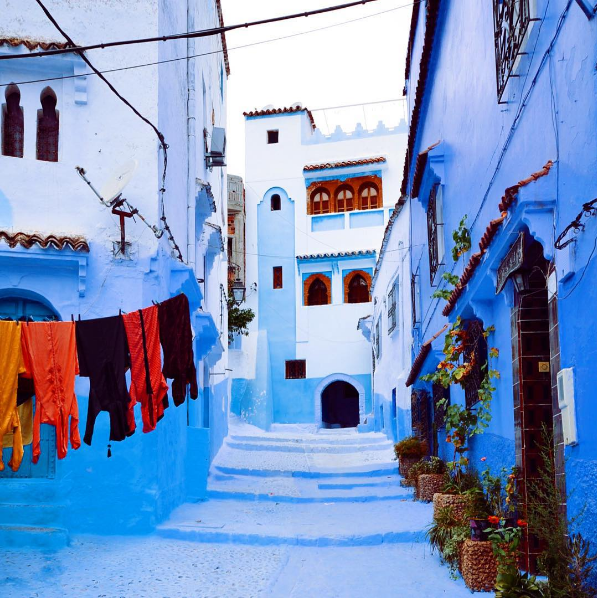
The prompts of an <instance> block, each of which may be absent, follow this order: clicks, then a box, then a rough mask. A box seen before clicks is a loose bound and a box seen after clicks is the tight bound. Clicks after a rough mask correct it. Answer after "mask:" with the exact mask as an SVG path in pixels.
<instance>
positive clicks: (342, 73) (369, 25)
mask: <svg viewBox="0 0 597 598" xmlns="http://www.w3.org/2000/svg"><path fill="white" fill-rule="evenodd" d="M343 1H345V0H300V1H297V0H294V1H293V0H222V10H223V12H224V21H225V23H226V25H232V24H237V23H245V22H247V21H254V20H258V19H263V18H267V17H272V16H281V15H287V14H291V13H296V12H301V11H306V10H314V9H317V8H324V7H327V6H333V5H335V4H342V3H343ZM411 2H412V0H378V1H377V2H372V3H371V4H367V5H365V6H357V7H354V8H348V9H345V10H341V11H337V12H333V13H328V14H324V15H315V16H311V17H308V18H300V19H294V20H290V21H284V22H280V23H273V24H270V25H261V26H257V27H251V28H249V29H240V30H237V31H231V32H229V33H227V36H226V37H227V42H228V48H229V57H230V70H231V75H230V78H229V79H228V131H227V154H228V156H227V164H228V172H229V173H230V174H239V175H241V176H244V171H245V164H244V153H245V147H244V143H245V142H244V117H243V115H242V113H243V112H244V111H249V110H253V109H255V108H258V109H261V108H263V107H264V106H266V105H268V104H273V105H274V106H275V107H276V108H281V107H284V106H290V105H291V104H294V103H296V102H301V103H302V104H303V106H305V107H307V108H310V109H312V110H314V109H317V108H327V107H331V106H343V105H347V104H360V103H364V102H375V101H380V100H389V99H396V98H402V88H403V86H404V60H405V57H406V46H407V43H408V29H409V26H410V17H411V12H412V4H411ZM398 7H403V8H398ZM391 9H397V10H391ZM385 11H390V12H385ZM380 12H385V14H380V15H378V16H371V17H369V18H365V19H363V20H358V21H356V22H353V23H348V24H344V25H339V26H337V27H332V28H329V29H326V30H323V31H316V32H313V33H307V34H305V35H299V36H297V37H294V38H290V39H284V40H279V41H272V42H270V43H266V44H260V45H257V46H253V47H248V48H240V49H238V50H234V49H233V48H234V47H235V46H241V45H245V44H250V43H254V42H258V41H263V40H267V39H271V38H276V37H281V36H286V35H292V34H296V33H299V32H303V31H309V30H312V29H317V28H320V27H326V26H329V25H333V24H336V23H342V22H344V21H349V20H352V19H358V18H360V17H364V16H366V15H374V14H375V13H380ZM314 117H315V121H316V123H317V125H318V126H319V127H320V128H321V129H322V130H323V132H324V133H327V132H328V128H331V129H333V128H334V127H335V126H336V124H341V125H342V127H343V128H344V130H346V131H350V130H352V129H353V128H354V126H355V125H356V123H357V122H361V123H362V124H363V126H366V127H367V128H369V129H373V128H375V126H376V124H377V121H378V120H380V119H381V120H383V121H384V122H385V123H386V125H388V126H393V125H395V124H398V122H399V120H400V119H401V118H403V117H404V115H403V106H402V103H401V102H398V103H396V102H394V103H392V104H384V105H381V106H380V105H378V106H368V107H365V115H363V108H355V109H345V110H336V111H334V110H329V111H326V112H325V116H324V112H314ZM326 119H327V121H326ZM365 120H366V122H365Z"/></svg>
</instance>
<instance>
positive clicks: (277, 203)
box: [272, 193, 282, 212]
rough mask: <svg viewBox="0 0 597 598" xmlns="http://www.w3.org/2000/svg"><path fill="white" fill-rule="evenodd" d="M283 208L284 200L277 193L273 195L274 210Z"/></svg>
mask: <svg viewBox="0 0 597 598" xmlns="http://www.w3.org/2000/svg"><path fill="white" fill-rule="evenodd" d="M281 209H282V201H281V199H280V196H279V195H278V194H277V193H274V194H273V195H272V212H277V211H278V210H281Z"/></svg>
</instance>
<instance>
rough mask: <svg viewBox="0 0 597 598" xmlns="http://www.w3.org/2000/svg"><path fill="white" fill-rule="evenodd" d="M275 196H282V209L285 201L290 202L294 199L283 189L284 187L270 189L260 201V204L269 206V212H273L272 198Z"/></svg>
mask: <svg viewBox="0 0 597 598" xmlns="http://www.w3.org/2000/svg"><path fill="white" fill-rule="evenodd" d="M274 195H279V196H280V208H281V207H282V204H283V203H284V201H286V200H289V201H293V199H292V197H290V196H289V195H288V193H287V192H286V191H285V190H284V189H282V187H270V188H269V189H268V190H267V191H266V192H265V193H264V194H263V197H262V198H261V199H260V200H259V203H260V204H261V203H265V204H266V205H267V210H268V211H270V210H271V206H272V198H273V196H274Z"/></svg>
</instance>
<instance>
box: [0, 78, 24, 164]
mask: <svg viewBox="0 0 597 598" xmlns="http://www.w3.org/2000/svg"><path fill="white" fill-rule="evenodd" d="M4 97H5V98H6V104H4V105H3V106H2V154H3V155H4V156H12V157H13V158H22V157H23V142H24V139H25V125H24V119H23V108H21V106H20V103H21V92H20V91H19V88H18V87H17V86H16V85H14V84H12V85H9V86H8V87H7V88H6V92H5V94H4Z"/></svg>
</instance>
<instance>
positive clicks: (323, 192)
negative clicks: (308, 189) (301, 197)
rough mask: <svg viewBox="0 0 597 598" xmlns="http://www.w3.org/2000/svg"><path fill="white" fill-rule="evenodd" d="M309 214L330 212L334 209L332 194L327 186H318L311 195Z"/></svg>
mask: <svg viewBox="0 0 597 598" xmlns="http://www.w3.org/2000/svg"><path fill="white" fill-rule="evenodd" d="M309 204H310V210H309V214H329V213H330V212H332V211H333V209H332V196H331V194H330V192H329V191H328V190H327V189H326V188H325V187H317V188H316V189H314V190H313V192H312V193H311V195H310V196H309Z"/></svg>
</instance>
